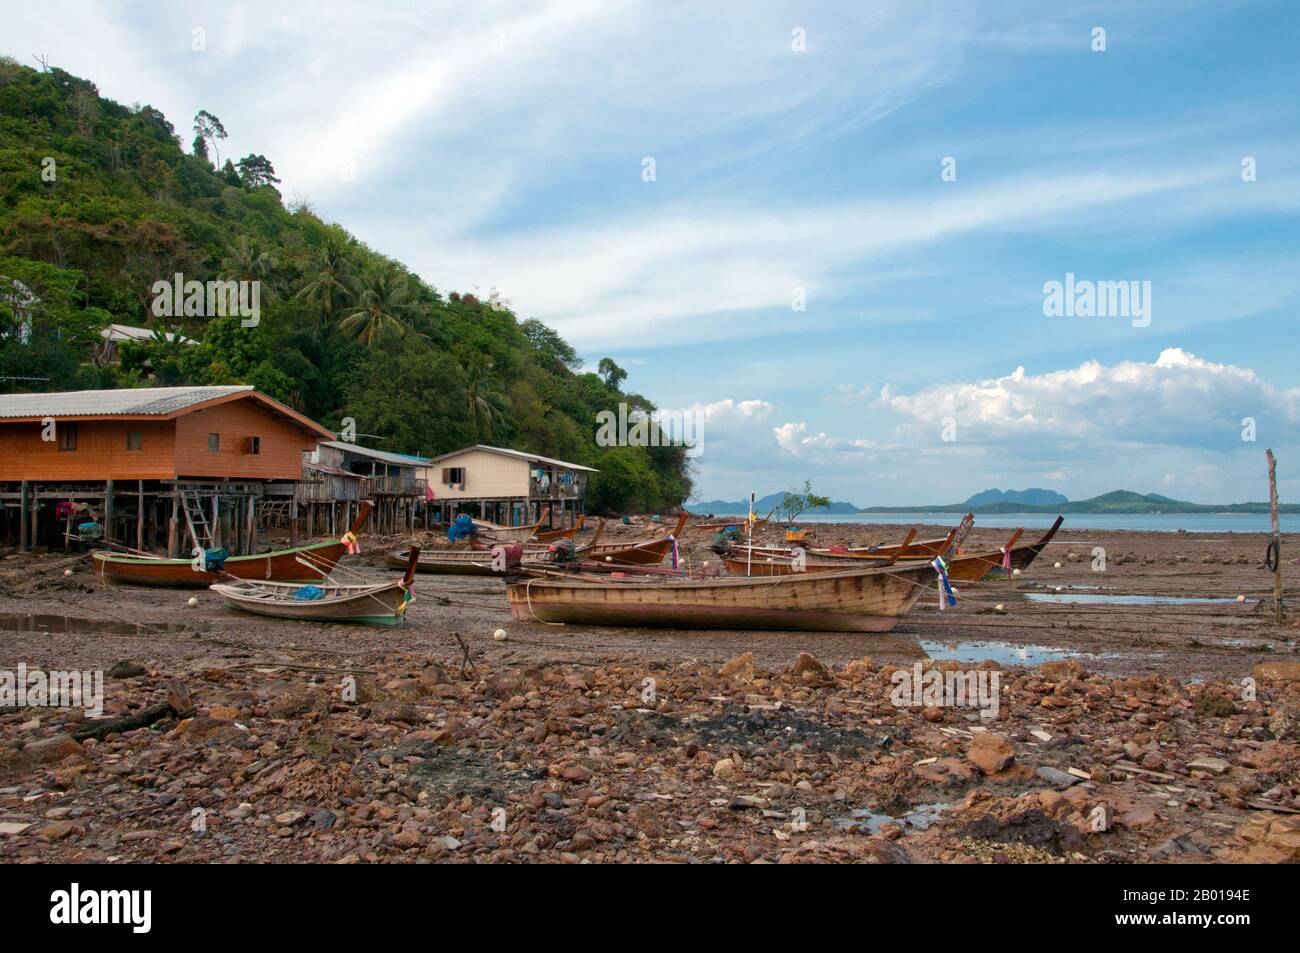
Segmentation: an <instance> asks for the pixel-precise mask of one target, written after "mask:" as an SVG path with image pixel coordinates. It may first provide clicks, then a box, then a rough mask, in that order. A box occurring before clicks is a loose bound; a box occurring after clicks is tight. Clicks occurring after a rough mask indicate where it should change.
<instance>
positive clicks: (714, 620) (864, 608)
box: [506, 563, 936, 632]
mask: <svg viewBox="0 0 1300 953" xmlns="http://www.w3.org/2000/svg"><path fill="white" fill-rule="evenodd" d="M935 579H936V573H935V570H934V568H933V567H931V566H930V565H929V564H928V563H917V564H914V565H912V566H908V567H905V568H897V567H889V568H883V569H866V568H861V569H860V568H853V569H841V570H836V571H833V572H818V573H803V574H798V575H791V576H782V577H779V578H767V579H734V578H731V579H709V580H695V579H676V580H667V579H658V578H655V577H651V576H628V577H626V578H623V579H609V578H607V577H606V578H601V579H589V578H583V577H581V576H574V575H556V576H545V577H534V578H530V579H521V580H519V581H516V582H512V583H510V584H509V585H507V586H506V592H507V595H508V597H509V600H510V612H511V615H513V616H514V618H515V619H518V620H520V621H524V622H527V621H532V620H538V621H542V622H573V623H582V624H591V625H616V626H661V627H669V628H680V629H706V628H707V629H801V630H815V631H828V632H887V631H889V630H890V629H892V628H893V627H894V626H895V625H897V624H898V619H899V617H900V616H901V615H903V613H905V612H907V610H909V609H910V608H912V606H913V605H914V604H915V603H916V601H917V599H919V598H920V597H921V595H922V593H924V592H925V591H926V590H928V589H929V588H930V587H931V586H932V585H933V584H934V583H935Z"/></svg>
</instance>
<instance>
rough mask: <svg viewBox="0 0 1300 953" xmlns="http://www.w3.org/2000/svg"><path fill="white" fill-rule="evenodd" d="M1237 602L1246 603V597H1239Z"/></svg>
mask: <svg viewBox="0 0 1300 953" xmlns="http://www.w3.org/2000/svg"><path fill="white" fill-rule="evenodd" d="M1237 601H1238V602H1245V601H1246V597H1245V596H1238V597H1237Z"/></svg>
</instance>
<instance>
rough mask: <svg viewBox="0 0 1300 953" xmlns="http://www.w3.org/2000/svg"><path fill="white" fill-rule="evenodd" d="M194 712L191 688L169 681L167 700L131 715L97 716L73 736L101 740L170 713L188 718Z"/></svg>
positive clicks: (159, 718)
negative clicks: (115, 716)
mask: <svg viewBox="0 0 1300 953" xmlns="http://www.w3.org/2000/svg"><path fill="white" fill-rule="evenodd" d="M192 714H194V706H193V704H192V703H191V702H190V692H189V689H188V688H186V687H185V686H184V685H183V684H181V683H180V682H168V683H167V700H166V701H165V702H159V703H158V704H157V705H150V706H149V707H148V708H142V709H141V710H140V711H137V712H134V713H132V714H130V715H119V716H118V717H117V718H96V719H95V720H94V721H88V722H83V723H82V724H81V726H80V727H78V728H76V729H74V730H73V732H72V737H73V739H74V740H76V741H85V740H86V739H87V738H94V739H95V740H97V741H100V740H103V739H104V738H107V737H108V736H109V735H111V734H122V733H123V732H127V731H134V730H135V729H137V728H147V727H148V726H149V725H152V724H153V723H154V722H156V721H159V720H161V719H163V718H166V717H167V716H169V715H171V716H174V717H176V718H187V717H189V716H190V715H192Z"/></svg>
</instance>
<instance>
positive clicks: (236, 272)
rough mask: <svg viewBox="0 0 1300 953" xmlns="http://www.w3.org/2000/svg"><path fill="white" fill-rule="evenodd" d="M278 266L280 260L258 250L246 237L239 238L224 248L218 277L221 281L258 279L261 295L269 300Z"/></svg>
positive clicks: (273, 293)
mask: <svg viewBox="0 0 1300 953" xmlns="http://www.w3.org/2000/svg"><path fill="white" fill-rule="evenodd" d="M279 267H280V260H279V259H278V258H276V257H275V256H274V255H272V254H271V253H270V252H269V251H259V250H258V248H257V246H256V245H254V244H253V243H252V242H250V241H249V240H248V239H247V238H241V239H240V240H239V244H237V245H232V246H230V247H229V248H227V249H226V257H225V258H223V259H221V276H220V277H221V279H222V280H223V281H259V282H261V283H262V291H261V297H262V299H263V300H266V301H269V300H271V299H272V298H274V297H275V289H274V287H273V285H272V282H273V280H274V278H275V273H276V271H277V270H278V269H279Z"/></svg>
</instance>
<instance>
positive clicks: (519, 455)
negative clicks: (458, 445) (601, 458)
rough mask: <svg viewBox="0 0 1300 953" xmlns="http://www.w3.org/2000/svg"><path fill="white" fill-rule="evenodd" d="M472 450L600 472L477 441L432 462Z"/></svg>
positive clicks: (592, 468) (563, 461) (531, 461)
mask: <svg viewBox="0 0 1300 953" xmlns="http://www.w3.org/2000/svg"><path fill="white" fill-rule="evenodd" d="M471 450H486V451H487V452H488V453H499V454H501V455H502V456H503V457H514V458H515V459H517V460H527V461H528V462H529V463H549V464H551V466H555V467H563V468H564V469H566V470H584V471H586V472H587V473H599V472H600V471H599V470H597V469H595V468H594V467H584V466H583V465H582V464H581V463H569V462H567V461H565V460H556V459H554V458H553V457H543V456H539V455H538V454H535V453H524V452H523V451H522V450H507V449H506V448H505V447H489V446H488V445H487V444H485V443H476V444H475V445H474V446H472V447H465V448H464V449H462V450H453V451H452V452H451V453H444V454H442V456H438V457H434V458H433V459H432V460H430V461H429V462H430V463H437V462H438V461H439V460H446V459H447V458H448V457H456V456H460V455H461V454H462V453H469V452H470V451H471Z"/></svg>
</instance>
